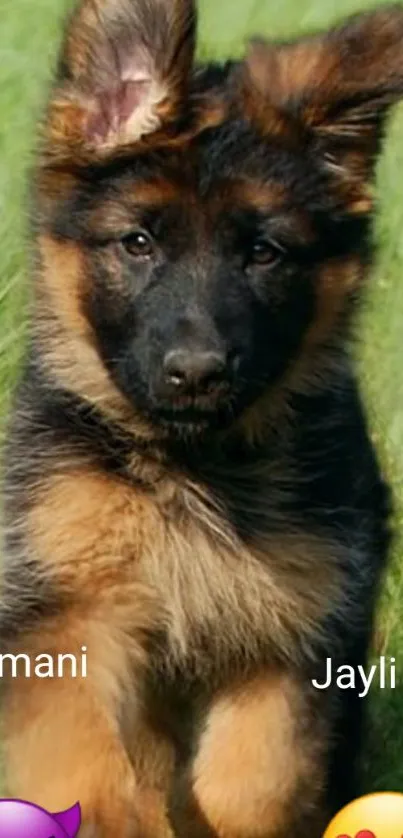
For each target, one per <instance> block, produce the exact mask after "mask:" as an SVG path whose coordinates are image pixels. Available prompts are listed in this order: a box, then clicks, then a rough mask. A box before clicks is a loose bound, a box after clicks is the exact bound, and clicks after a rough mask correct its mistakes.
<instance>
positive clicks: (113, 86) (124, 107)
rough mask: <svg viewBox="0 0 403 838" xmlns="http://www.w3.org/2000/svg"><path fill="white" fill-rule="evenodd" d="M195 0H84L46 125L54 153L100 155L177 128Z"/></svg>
mask: <svg viewBox="0 0 403 838" xmlns="http://www.w3.org/2000/svg"><path fill="white" fill-rule="evenodd" d="M195 33H196V13H195V8H194V3H193V0H79V3H78V7H77V8H76V10H75V11H74V12H73V14H72V16H71V19H70V22H69V23H68V25H67V31H66V37H65V42H64V45H63V48H62V51H61V55H60V58H59V72H58V77H57V79H56V85H55V88H54V90H53V93H52V96H51V99H50V103H49V111H48V119H47V122H46V126H45V154H46V158H47V159H48V160H49V159H50V160H67V161H69V160H70V161H71V162H79V161H80V159H81V158H84V159H85V160H87V159H90V160H91V159H94V160H96V159H100V158H102V157H104V156H105V155H107V154H108V153H116V152H118V151H119V149H122V148H123V147H125V146H127V145H132V144H135V143H137V142H139V141H141V140H142V139H143V138H144V137H147V136H148V135H150V134H152V133H155V132H156V131H159V130H164V129H167V128H169V126H170V125H172V123H173V122H174V121H175V120H177V119H178V118H179V116H180V114H181V110H182V109H183V108H184V106H185V101H186V91H187V85H188V82H189V77H190V73H191V68H192V63H193V57H194V48H195Z"/></svg>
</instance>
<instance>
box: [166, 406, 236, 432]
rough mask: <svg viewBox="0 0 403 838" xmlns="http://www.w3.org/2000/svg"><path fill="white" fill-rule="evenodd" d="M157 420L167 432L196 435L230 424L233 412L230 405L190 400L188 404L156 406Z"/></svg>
mask: <svg viewBox="0 0 403 838" xmlns="http://www.w3.org/2000/svg"><path fill="white" fill-rule="evenodd" d="M154 416H155V420H156V421H157V422H158V423H159V424H160V425H162V426H164V427H165V428H166V429H167V430H170V431H172V432H174V433H175V432H180V433H181V434H195V433H199V434H200V433H203V432H206V431H209V430H210V431H214V430H218V429H220V428H222V427H225V426H226V425H228V424H229V421H230V417H231V411H230V409H229V405H228V403H225V402H220V403H218V402H216V403H214V404H211V403H210V404H207V403H206V402H205V401H204V400H203V401H202V402H201V403H200V401H199V400H197V399H195V400H193V401H192V400H190V399H188V400H187V401H186V403H183V402H182V403H171V404H164V405H158V406H156V408H155V410H154Z"/></svg>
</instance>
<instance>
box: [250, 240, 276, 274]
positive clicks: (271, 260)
mask: <svg viewBox="0 0 403 838" xmlns="http://www.w3.org/2000/svg"><path fill="white" fill-rule="evenodd" d="M281 255H282V251H281V250H280V248H278V247H276V246H275V245H274V244H272V242H270V241H267V239H256V241H255V242H254V244H253V246H252V249H251V253H250V260H249V261H250V264H252V265H261V266H262V267H265V268H271V267H273V266H274V265H276V264H277V262H278V261H279V260H280V259H281Z"/></svg>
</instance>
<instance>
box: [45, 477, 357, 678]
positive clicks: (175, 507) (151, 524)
mask: <svg viewBox="0 0 403 838" xmlns="http://www.w3.org/2000/svg"><path fill="white" fill-rule="evenodd" d="M231 479H233V478H232V476H231V474H228V476H227V477H226V476H225V475H224V476H223V480H224V481H226V480H228V481H230V480H231ZM247 480H248V476H246V481H247ZM246 485H247V482H246ZM242 491H243V489H242V484H241V485H240V487H239V493H240V498H239V503H241V504H242V503H246V502H247V501H246V498H247V494H246V495H245V499H244V500H243V499H242ZM245 491H246V493H247V489H246V487H245ZM159 498H160V500H159ZM250 502H252V503H253V500H252V501H250ZM254 502H255V503H256V504H258V503H259V500H258V498H257V497H256V499H255V501H254ZM215 503H216V502H215V501H214V497H209V495H208V494H206V496H203V495H201V494H200V489H198V487H197V486H193V485H192V484H187V483H186V481H183V479H182V480H181V479H180V478H178V481H177V482H176V483H175V482H173V481H172V480H171V479H168V478H165V479H164V478H161V485H160V488H159V490H158V493H157V497H156V499H155V500H154V499H153V498H152V496H148V495H147V494H145V493H143V492H140V491H139V490H138V489H134V488H131V487H130V486H128V485H127V484H125V483H123V482H122V483H120V482H119V481H118V480H115V479H113V478H108V477H104V476H102V475H101V474H97V473H96V472H92V473H91V471H88V472H85V471H81V472H78V471H73V472H71V473H70V474H69V473H66V474H63V475H61V476H60V477H57V478H55V479H53V481H51V482H50V483H49V485H48V486H46V488H45V489H44V490H43V491H42V492H41V498H40V502H38V503H37V504H36V505H35V507H34V508H33V511H32V513H31V515H30V524H29V529H30V533H31V544H32V547H33V550H34V553H35V554H37V555H39V556H41V560H42V562H44V563H45V565H47V571H48V572H50V573H52V574H55V577H56V578H57V580H58V583H59V585H60V584H61V585H62V587H63V588H65V589H66V590H67V591H68V590H70V589H71V588H72V587H74V590H75V598H76V600H77V602H81V601H82V602H83V605H84V607H85V602H86V598H87V597H88V596H90V595H91V592H94V596H95V597H96V599H97V602H99V604H100V607H101V604H102V603H105V604H107V603H108V602H111V603H113V601H114V597H115V596H116V597H118V598H120V597H121V596H122V597H123V603H125V602H127V605H128V604H129V602H130V601H131V602H132V603H133V614H132V626H133V629H134V628H136V629H137V630H138V631H140V632H141V631H142V630H144V629H147V628H148V629H150V628H152V626H153V625H154V626H155V628H158V627H161V626H162V625H164V626H165V629H166V631H167V632H168V637H169V649H170V655H171V658H172V662H173V663H175V661H181V660H182V661H183V660H184V659H186V658H189V660H190V661H191V665H192V666H196V665H197V666H199V667H201V668H203V667H205V666H207V665H208V664H207V662H206V661H205V660H204V659H203V655H202V653H201V644H202V632H203V630H204V629H205V627H206V626H208V627H209V633H210V635H211V643H212V644H213V647H214V649H215V652H214V659H215V660H216V659H220V660H222V665H223V666H225V665H226V662H227V660H228V656H229V655H233V654H234V652H235V654H236V655H237V656H239V658H240V660H241V659H242V657H243V656H244V655H245V654H246V655H247V657H248V658H250V659H251V660H253V659H254V657H255V655H258V654H259V648H260V645H261V643H263V642H265V643H267V642H270V644H272V646H273V650H276V652H277V653H278V652H280V653H281V654H282V655H283V656H284V657H285V658H290V657H291V658H293V657H295V650H294V638H295V636H296V635H301V634H302V635H305V636H306V641H307V642H308V643H309V642H311V641H312V640H313V639H314V638H315V634H316V631H317V628H316V625H317V622H318V621H319V620H320V619H321V618H322V617H323V616H324V615H325V614H326V613H328V612H329V610H330V609H332V610H333V609H334V608H335V606H336V607H337V601H338V598H339V596H340V597H341V589H340V584H341V581H342V580H341V578H340V576H339V571H338V570H337V556H338V548H337V546H336V545H335V544H330V543H326V542H323V541H321V540H320V539H318V538H315V537H314V536H311V535H307V534H306V533H303V532H302V531H301V530H300V529H299V528H298V527H297V526H295V529H294V530H293V528H292V525H291V524H290V523H289V527H288V529H289V534H288V535H285V534H282V535H281V537H279V538H278V539H276V537H274V536H272V537H270V538H269V537H268V536H267V535H266V534H265V532H264V531H262V533H256V535H255V537H254V542H253V543H251V544H250V546H249V548H248V547H247V546H246V545H245V543H243V542H241V540H240V539H238V537H237V535H236V534H235V532H234V531H233V530H232V529H231V527H230V526H229V524H228V523H227V521H226V519H225V517H224V516H223V514H222V513H221V512H220V508H219V506H215ZM268 514H270V509H268ZM81 592H83V593H81ZM196 662H197V664H196Z"/></svg>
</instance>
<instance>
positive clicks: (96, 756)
mask: <svg viewBox="0 0 403 838" xmlns="http://www.w3.org/2000/svg"><path fill="white" fill-rule="evenodd" d="M83 638H85V640H86V643H87V646H88V658H89V663H88V677H87V678H86V679H82V678H80V677H78V678H71V677H69V676H68V675H66V676H65V677H64V678H60V679H59V678H54V679H53V680H49V679H41V678H38V677H35V676H34V677H31V678H30V679H26V678H25V677H24V676H22V677H21V676H20V677H17V678H16V679H12V680H10V681H9V683H8V685H7V687H6V693H5V699H4V704H3V717H4V729H5V736H4V738H5V749H6V753H5V761H6V772H7V782H8V790H9V792H10V793H11V794H12V795H13V796H17V797H20V798H22V799H26V800H30V801H33V802H35V803H38V804H40V805H42V806H44V807H45V808H47V809H49V810H50V811H60V810H62V809H66V808H68V806H70V805H72V804H73V803H74V802H76V801H77V800H78V801H80V803H81V806H82V812H83V821H84V827H85V829H86V830H87V832H83V834H84V835H86V834H88V835H89V836H91V838H92V836H96V838H107V836H109V838H110V836H111V835H113V836H114V838H167V836H169V835H170V834H171V833H170V830H169V828H168V825H167V822H166V819H165V814H164V800H163V797H162V795H161V793H160V791H158V792H157V790H156V789H155V786H156V782H158V781H159V778H158V777H153V776H152V775H148V776H147V775H145V774H142V775H141V776H138V775H137V773H136V771H135V770H134V767H133V765H132V763H131V761H130V760H129V757H128V755H127V752H126V748H125V742H124V738H123V736H122V731H121V727H120V715H121V713H122V712H126V713H128V712H130V714H131V716H132V723H133V726H134V730H135V733H134V737H135V738H136V737H137V738H138V739H139V741H140V740H141V741H142V742H145V741H146V740H147V738H148V731H147V727H146V724H145V722H143V721H142V718H141V712H140V710H139V709H138V708H136V707H135V686H134V682H133V693H132V695H129V694H127V695H125V689H127V688H129V687H130V683H129V681H128V677H127V674H128V671H129V670H128V663H129V662H128V660H127V659H125V658H126V651H127V650H126V651H125V650H124V648H123V647H122V646H121V645H120V644H119V642H118V639H117V636H116V625H115V624H114V622H113V620H111V619H109V620H108V619H107V618H106V617H105V618H104V619H103V620H102V627H101V626H100V625H99V623H98V622H95V621H92V620H91V618H89V619H87V620H86V621H83V620H79V619H77V618H75V617H74V616H73V615H71V614H66V615H65V617H64V619H63V620H57V621H53V622H52V623H50V624H49V627H48V628H47V629H46V630H45V629H43V630H42V631H40V632H38V633H37V635H36V636H35V637H31V638H27V639H26V640H25V641H24V642H23V643H22V644H21V646H20V648H19V649H16V650H15V651H16V653H24V654H29V655H30V657H31V659H33V656H36V655H39V654H43V653H44V652H46V654H48V655H52V656H56V655H57V654H58V653H60V652H65V653H67V652H68V653H69V654H77V655H79V654H80V646H81V644H82V641H83ZM128 702H129V703H131V705H132V706H131V707H130V708H129V707H127V704H128ZM153 745H154V748H155V760H157V754H158V747H159V743H158V742H153ZM166 754H167V746H166V744H165V745H164V750H163V756H164V757H166ZM167 763H168V764H169V754H168V759H167V760H166V762H165V763H164V767H165V765H166V764H167ZM160 772H161V768H160ZM80 834H81V833H80Z"/></svg>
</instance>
